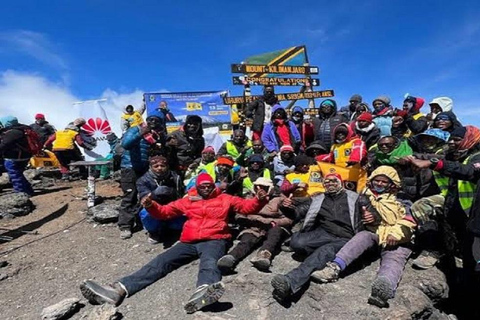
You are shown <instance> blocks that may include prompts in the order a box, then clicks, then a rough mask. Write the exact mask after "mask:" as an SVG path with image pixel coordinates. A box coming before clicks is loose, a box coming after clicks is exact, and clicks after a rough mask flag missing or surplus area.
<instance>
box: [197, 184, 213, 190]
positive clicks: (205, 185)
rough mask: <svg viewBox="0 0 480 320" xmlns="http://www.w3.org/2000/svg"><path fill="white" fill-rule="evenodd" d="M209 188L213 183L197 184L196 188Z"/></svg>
mask: <svg viewBox="0 0 480 320" xmlns="http://www.w3.org/2000/svg"><path fill="white" fill-rule="evenodd" d="M211 188H213V184H210V183H204V184H201V185H198V186H197V189H201V190H208V189H211Z"/></svg>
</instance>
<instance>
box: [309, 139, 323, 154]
mask: <svg viewBox="0 0 480 320" xmlns="http://www.w3.org/2000/svg"><path fill="white" fill-rule="evenodd" d="M311 149H321V150H323V151H324V152H325V153H328V150H327V148H325V146H324V145H323V144H322V143H321V142H320V141H313V142H312V143H310V145H309V146H308V147H307V148H306V149H305V151H308V150H311Z"/></svg>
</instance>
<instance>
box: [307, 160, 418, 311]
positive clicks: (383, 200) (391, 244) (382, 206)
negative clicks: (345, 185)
mask: <svg viewBox="0 0 480 320" xmlns="http://www.w3.org/2000/svg"><path fill="white" fill-rule="evenodd" d="M399 188H401V183H400V177H399V176H398V173H397V172H396V171H395V169H393V168H392V167H389V166H381V167H379V168H377V169H376V170H375V171H373V172H372V174H371V175H370V177H369V181H368V186H367V188H366V189H365V190H364V191H363V192H362V194H361V195H360V199H359V203H360V204H361V205H362V221H363V223H364V225H365V228H366V230H364V231H360V232H359V233H357V234H356V235H355V236H354V237H353V238H352V239H350V241H348V242H347V243H346V244H345V245H344V246H343V247H342V249H340V251H339V252H338V253H337V254H336V255H335V258H334V259H332V261H331V262H328V263H327V264H326V266H325V267H324V268H323V269H321V270H318V271H315V272H313V273H312V279H313V280H316V281H319V282H322V283H325V282H333V281H336V280H338V278H339V276H340V273H341V272H342V271H343V270H345V269H346V268H347V267H348V266H349V265H350V264H351V263H352V262H353V261H355V260H356V259H358V258H359V257H360V256H361V255H362V254H363V253H364V252H366V251H367V250H369V249H371V248H374V247H378V248H380V249H381V262H380V269H379V270H378V273H377V277H376V278H375V280H374V281H373V283H372V294H371V296H370V298H369V299H368V303H370V304H373V305H376V306H378V307H380V308H385V307H388V300H389V299H392V298H393V297H394V296H395V291H396V289H397V286H398V283H399V281H400V279H401V277H402V273H403V268H404V267H405V264H406V263H407V260H408V257H409V256H410V254H411V253H412V250H411V249H410V248H409V246H408V244H409V243H410V241H411V237H412V234H413V232H414V229H415V226H416V224H415V220H414V219H413V217H412V216H411V215H410V214H408V213H407V210H406V208H405V206H404V204H403V203H402V202H400V201H399V200H397V198H396V196H395V194H396V192H397V190H398V189H399Z"/></svg>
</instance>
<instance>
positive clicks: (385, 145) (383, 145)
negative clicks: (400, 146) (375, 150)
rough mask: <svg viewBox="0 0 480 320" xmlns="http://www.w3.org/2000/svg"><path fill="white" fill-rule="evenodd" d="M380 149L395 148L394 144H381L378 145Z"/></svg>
mask: <svg viewBox="0 0 480 320" xmlns="http://www.w3.org/2000/svg"><path fill="white" fill-rule="evenodd" d="M378 146H379V147H387V148H392V147H394V146H395V144H394V143H379V144H378Z"/></svg>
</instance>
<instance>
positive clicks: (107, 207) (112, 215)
mask: <svg viewBox="0 0 480 320" xmlns="http://www.w3.org/2000/svg"><path fill="white" fill-rule="evenodd" d="M88 214H89V215H91V216H92V218H93V220H94V221H96V222H99V223H110V222H115V221H117V220H118V206H117V205H113V204H108V203H102V204H99V205H98V206H95V207H92V208H90V209H88Z"/></svg>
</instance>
